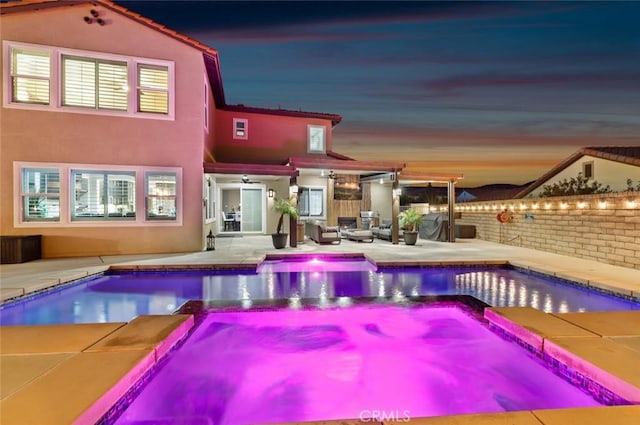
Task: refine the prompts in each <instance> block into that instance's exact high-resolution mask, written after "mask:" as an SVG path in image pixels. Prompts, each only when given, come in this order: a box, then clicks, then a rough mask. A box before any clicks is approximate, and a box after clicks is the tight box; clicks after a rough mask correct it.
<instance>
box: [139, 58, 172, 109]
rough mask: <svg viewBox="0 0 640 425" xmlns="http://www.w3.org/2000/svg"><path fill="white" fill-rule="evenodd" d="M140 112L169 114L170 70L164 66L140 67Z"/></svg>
mask: <svg viewBox="0 0 640 425" xmlns="http://www.w3.org/2000/svg"><path fill="white" fill-rule="evenodd" d="M138 111H139V112H151V113H156V114H168V113H169V70H168V69H167V67H164V66H152V65H140V66H139V67H138Z"/></svg>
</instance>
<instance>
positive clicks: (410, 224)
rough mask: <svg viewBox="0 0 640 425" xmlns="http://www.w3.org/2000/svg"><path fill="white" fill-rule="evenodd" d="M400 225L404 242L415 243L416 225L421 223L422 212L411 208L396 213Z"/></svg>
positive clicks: (416, 236)
mask: <svg viewBox="0 0 640 425" xmlns="http://www.w3.org/2000/svg"><path fill="white" fill-rule="evenodd" d="M398 218H399V219H400V226H401V227H402V228H403V229H404V233H403V237H404V243H405V244H407V245H415V244H416V242H417V241H418V226H419V225H420V224H422V214H420V213H419V212H418V211H416V210H414V209H413V208H409V209H408V210H406V211H403V212H401V213H400V214H399V215H398Z"/></svg>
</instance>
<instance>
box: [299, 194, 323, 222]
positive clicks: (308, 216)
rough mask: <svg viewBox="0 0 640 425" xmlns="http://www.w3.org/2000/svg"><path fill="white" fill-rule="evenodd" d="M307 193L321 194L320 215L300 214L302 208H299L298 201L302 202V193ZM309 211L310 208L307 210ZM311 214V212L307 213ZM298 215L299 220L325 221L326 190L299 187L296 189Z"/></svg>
mask: <svg viewBox="0 0 640 425" xmlns="http://www.w3.org/2000/svg"><path fill="white" fill-rule="evenodd" d="M305 190H306V191H308V192H309V193H311V191H314V192H316V191H320V192H322V213H321V214H319V215H312V214H307V215H304V214H302V207H301V206H300V201H302V193H303V192H304V191H305ZM307 198H309V197H307ZM309 209H310V208H309ZM309 212H311V211H309ZM298 214H299V216H300V218H301V219H305V220H307V219H326V217H327V188H326V187H325V186H299V187H298Z"/></svg>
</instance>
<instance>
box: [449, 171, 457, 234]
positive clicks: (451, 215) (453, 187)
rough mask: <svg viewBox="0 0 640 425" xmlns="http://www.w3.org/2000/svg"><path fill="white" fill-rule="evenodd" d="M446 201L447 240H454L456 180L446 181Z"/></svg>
mask: <svg viewBox="0 0 640 425" xmlns="http://www.w3.org/2000/svg"><path fill="white" fill-rule="evenodd" d="M447 201H448V203H449V210H448V212H449V242H455V241H456V219H455V208H456V182H455V181H454V180H449V182H448V183H447Z"/></svg>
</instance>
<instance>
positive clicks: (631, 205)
mask: <svg viewBox="0 0 640 425" xmlns="http://www.w3.org/2000/svg"><path fill="white" fill-rule="evenodd" d="M637 205H638V203H637V202H636V201H634V200H632V199H630V200H628V201H627V208H635V207H636V206H637Z"/></svg>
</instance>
